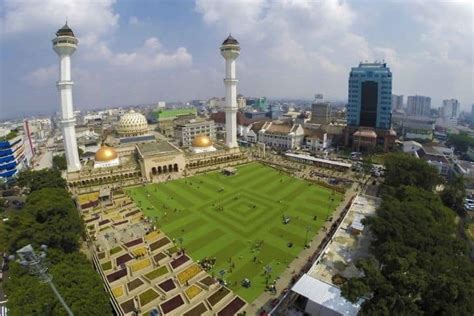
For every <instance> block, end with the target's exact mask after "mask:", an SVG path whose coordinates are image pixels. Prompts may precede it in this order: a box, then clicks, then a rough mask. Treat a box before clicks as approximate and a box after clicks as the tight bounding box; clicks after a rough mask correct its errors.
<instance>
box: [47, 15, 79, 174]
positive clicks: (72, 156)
mask: <svg viewBox="0 0 474 316" xmlns="http://www.w3.org/2000/svg"><path fill="white" fill-rule="evenodd" d="M77 43H78V40H77V38H76V37H75V36H74V33H73V32H72V30H71V29H70V28H69V26H68V25H67V22H66V24H65V25H64V26H63V27H62V28H61V29H59V30H58V31H57V32H56V38H55V39H53V49H54V51H55V52H56V54H58V56H59V81H58V82H57V87H58V90H59V95H60V98H61V127H62V130H63V140H64V151H65V152H66V161H67V171H68V172H74V171H79V170H80V169H81V162H80V161H79V153H78V152H77V142H76V130H75V129H74V126H75V123H76V119H75V118H74V110H73V106H72V85H73V84H74V83H73V82H72V80H71V55H72V54H74V52H75V51H76V49H77Z"/></svg>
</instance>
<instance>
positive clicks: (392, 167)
mask: <svg viewBox="0 0 474 316" xmlns="http://www.w3.org/2000/svg"><path fill="white" fill-rule="evenodd" d="M385 167H386V169H387V170H386V172H385V184H386V185H390V186H394V187H398V186H402V185H412V186H415V187H419V188H422V189H424V190H430V191H431V190H433V189H434V187H435V186H436V185H437V184H438V183H440V181H441V180H440V177H439V175H438V172H437V170H436V169H435V168H434V167H432V166H430V165H428V163H427V162H426V161H424V160H421V159H418V158H416V157H414V156H412V155H408V154H405V153H392V154H388V155H386V157H385Z"/></svg>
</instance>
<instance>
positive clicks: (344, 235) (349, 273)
mask: <svg viewBox="0 0 474 316" xmlns="http://www.w3.org/2000/svg"><path fill="white" fill-rule="evenodd" d="M379 204H380V199H378V198H375V197H372V196H366V195H358V196H357V197H356V198H355V199H354V201H353V202H352V205H351V207H350V209H349V211H348V212H347V215H346V217H345V218H344V220H343V221H342V223H341V225H340V226H339V228H338V230H337V231H336V233H335V234H334V236H333V238H332V242H331V243H330V244H329V246H328V247H327V249H325V251H324V252H323V254H322V255H321V257H320V258H319V259H318V260H317V261H316V264H315V265H313V267H312V268H311V269H310V270H309V272H308V275H310V276H311V277H314V278H317V279H320V280H322V281H324V282H327V283H329V284H333V278H334V277H335V276H336V275H340V276H343V277H345V278H349V277H354V276H358V275H359V272H358V271H357V269H356V268H355V263H356V262H357V260H359V259H360V258H361V257H364V256H366V255H367V253H368V247H369V243H370V234H369V233H368V231H364V232H363V233H362V234H361V235H356V234H352V231H353V229H357V230H359V231H360V230H361V229H360V228H361V227H360V225H361V224H362V223H361V220H362V219H363V218H365V217H367V216H371V215H373V214H375V210H376V208H377V207H378V205H379ZM362 230H363V228H362Z"/></svg>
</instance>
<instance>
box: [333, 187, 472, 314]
mask: <svg viewBox="0 0 474 316" xmlns="http://www.w3.org/2000/svg"><path fill="white" fill-rule="evenodd" d="M365 223H366V224H367V225H368V226H369V227H370V229H371V232H372V234H373V237H374V239H373V241H372V243H371V248H370V253H371V254H372V255H373V258H371V259H366V260H361V261H360V262H358V263H357V267H358V268H359V269H360V270H362V271H363V273H364V276H363V277H361V278H352V279H349V280H348V282H347V283H346V284H345V285H343V287H342V294H343V295H345V297H346V298H347V299H349V300H351V301H357V300H358V299H359V298H362V297H366V298H367V299H366V301H365V302H364V303H363V305H362V310H361V314H363V315H364V314H367V315H373V314H380V315H420V314H426V315H437V314H438V315H472V314H473V313H474V302H473V300H472V297H473V295H474V265H473V263H472V262H471V261H470V258H469V255H468V246H467V244H466V243H465V241H464V240H462V239H461V238H459V237H457V235H456V224H455V220H454V213H453V212H452V211H451V210H450V209H448V208H446V207H445V206H444V205H443V204H442V202H441V200H440V198H439V196H438V195H436V194H435V193H433V192H431V191H426V190H423V189H421V188H418V187H412V186H404V187H398V188H392V189H391V190H387V191H386V192H385V194H384V196H383V200H382V204H381V206H380V207H379V209H378V210H377V213H376V215H375V216H372V217H369V218H367V219H366V220H365Z"/></svg>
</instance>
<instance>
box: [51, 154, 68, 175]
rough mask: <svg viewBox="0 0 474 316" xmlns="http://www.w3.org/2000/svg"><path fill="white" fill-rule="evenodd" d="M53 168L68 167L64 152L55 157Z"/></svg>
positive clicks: (61, 168) (64, 168) (63, 168)
mask: <svg viewBox="0 0 474 316" xmlns="http://www.w3.org/2000/svg"><path fill="white" fill-rule="evenodd" d="M53 169H54V170H59V171H61V170H66V169H67V162H66V155H64V154H63V155H59V156H54V157H53Z"/></svg>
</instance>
